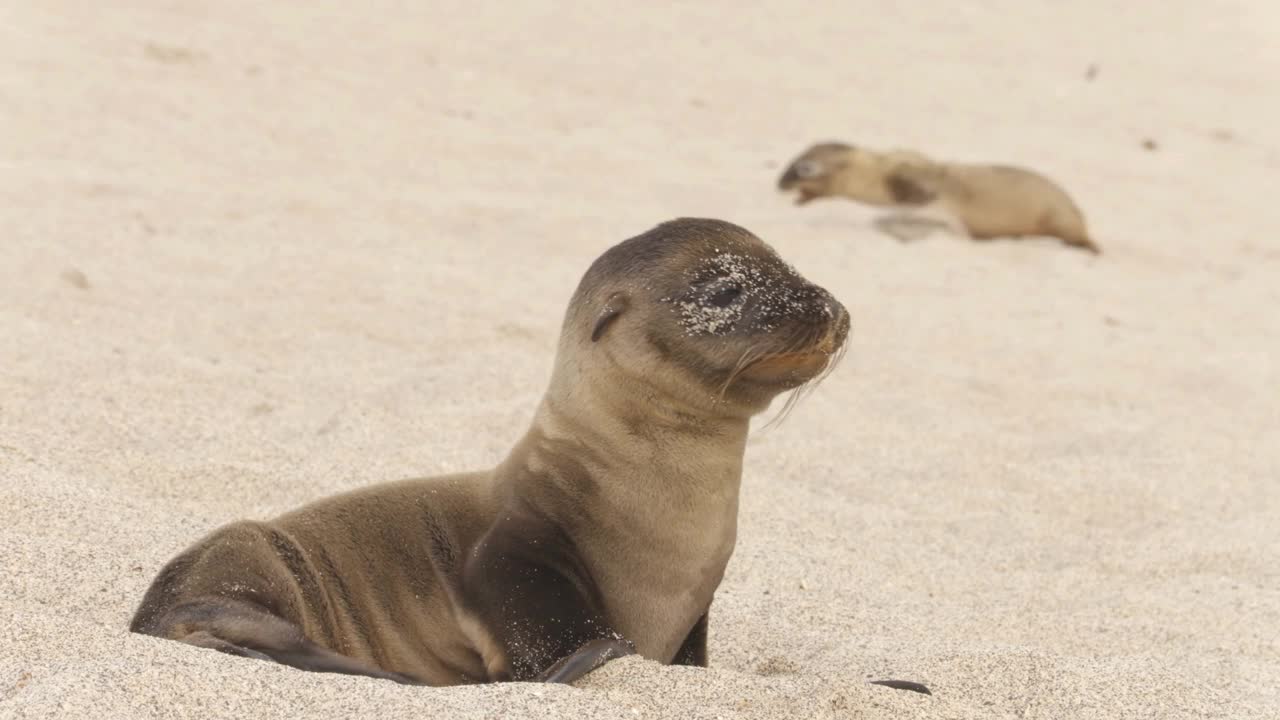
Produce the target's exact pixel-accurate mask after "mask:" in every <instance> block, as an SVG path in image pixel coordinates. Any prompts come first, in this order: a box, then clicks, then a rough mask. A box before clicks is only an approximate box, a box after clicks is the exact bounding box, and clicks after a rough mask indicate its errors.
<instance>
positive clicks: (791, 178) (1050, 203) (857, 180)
mask: <svg viewBox="0 0 1280 720" xmlns="http://www.w3.org/2000/svg"><path fill="white" fill-rule="evenodd" d="M778 187H779V189H781V190H784V191H795V192H796V194H797V195H796V203H797V204H799V205H803V204H806V203H808V202H811V201H813V200H815V199H818V198H823V197H845V198H849V199H851V200H855V201H858V202H861V203H865V204H868V205H876V206H886V207H894V208H897V209H899V210H901V211H902V212H901V213H900V214H899V215H898V216H897V217H898V218H905V219H910V218H911V217H919V218H927V217H933V218H934V219H935V220H936V221H937V222H939V223H941V224H945V225H948V226H950V227H951V228H952V229H953V230H955V231H956V232H958V233H962V234H964V235H967V236H969V237H971V238H974V239H989V238H998V237H1024V236H1048V237H1055V238H1058V239H1060V240H1061V241H1062V242H1063V243H1065V244H1067V245H1069V246H1072V247H1078V248H1081V249H1084V250H1088V251H1089V252H1093V253H1099V252H1101V250H1100V249H1099V248H1098V246H1097V244H1095V243H1094V242H1093V240H1092V239H1091V238H1090V237H1089V233H1088V230H1087V229H1086V226H1085V220H1084V215H1083V213H1081V212H1080V209H1079V208H1078V207H1077V206H1076V204H1075V202H1074V201H1072V199H1071V197H1070V196H1069V195H1067V193H1066V191H1065V190H1063V189H1062V188H1061V187H1059V186H1058V185H1057V184H1056V183H1054V182H1053V181H1052V180H1049V179H1048V178H1046V177H1045V176H1043V175H1041V174H1039V173H1037V172H1034V171H1032V170H1028V169H1026V168H1020V167H1013V166H1008V165H974V164H962V163H942V162H936V161H934V160H931V159H930V158H928V157H926V156H925V155H922V154H920V153H917V152H914V151H909V150H894V151H891V152H875V151H872V150H867V149H863V148H855V147H853V146H851V145H846V144H843V143H819V144H817V145H814V146H812V147H810V148H809V149H808V150H806V151H805V152H804V153H802V154H801V155H800V156H799V157H797V158H796V159H795V160H794V161H792V162H791V163H790V165H788V166H787V169H786V171H785V172H784V173H783V174H782V176H781V177H780V178H779V179H778ZM878 224H879V225H880V226H881V227H882V229H886V230H888V231H890V232H894V231H893V230H892V229H891V228H892V227H893V225H894V223H893V222H892V220H890V221H887V222H882V223H878ZM895 234H897V233H895ZM899 237H900V238H902V239H905V237H904V236H902V235H899Z"/></svg>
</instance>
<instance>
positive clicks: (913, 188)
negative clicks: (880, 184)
mask: <svg viewBox="0 0 1280 720" xmlns="http://www.w3.org/2000/svg"><path fill="white" fill-rule="evenodd" d="M912 175H913V173H912V172H911V170H910V169H909V168H905V167H899V168H896V169H894V170H893V171H892V172H890V173H889V174H888V175H887V176H886V177H885V179H884V183H885V185H886V186H887V187H888V189H889V197H892V198H893V201H894V202H896V203H899V204H901V205H926V204H928V203H931V202H933V200H934V198H936V197H937V196H938V194H937V193H935V192H934V191H933V190H931V189H929V188H928V187H927V186H926V184H925V183H923V182H921V181H920V179H919V178H916V177H913V176H912Z"/></svg>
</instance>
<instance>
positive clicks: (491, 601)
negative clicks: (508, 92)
mask: <svg viewBox="0 0 1280 720" xmlns="http://www.w3.org/2000/svg"><path fill="white" fill-rule="evenodd" d="M848 329H849V318H848V314H847V312H845V310H844V308H843V307H842V306H841V305H840V304H839V303H838V302H837V301H836V300H835V299H834V298H832V297H831V296H830V294H829V293H827V292H826V291H825V290H823V289H821V288H819V287H817V286H815V285H813V284H811V283H809V282H808V281H806V280H805V279H804V278H802V277H801V276H800V275H799V274H798V273H796V272H795V271H794V269H792V268H791V267H790V266H788V265H786V263H784V262H782V260H781V259H780V258H778V257H777V255H776V253H774V252H773V250H772V249H771V248H769V247H768V246H767V245H765V244H764V243H763V242H762V241H761V240H760V239H759V238H756V237H755V236H754V235H752V234H750V233H749V232H747V231H746V230H743V229H742V228H739V227H737V226H735V225H731V224H729V223H724V222H721V221H715V220H700V219H682V220H677V221H672V222H669V223H663V224H661V225H659V226H657V227H655V228H654V229H652V230H650V231H649V232H648V233H644V234H642V235H640V236H637V237H635V238H632V239H630V240H627V241H624V242H623V243H620V244H618V245H616V246H614V247H613V248H611V249H610V250H609V251H607V252H606V253H604V254H603V255H602V256H601V257H600V258H599V259H597V260H596V262H595V263H593V264H592V266H591V268H590V269H588V271H587V273H586V274H585V275H584V276H583V279H582V281H581V283H580V284H579V287H578V290H577V291H576V292H575V293H574V296H573V298H572V300H571V302H570V304H569V309H568V311H567V312H566V314H565V320H564V325H563V328H562V332H561V337H560V343H559V348H558V351H557V356H556V364H555V369H554V371H553V374H552V378H551V382H550V385H549V387H548V390H547V392H546V393H545V395H544V396H543V398H542V401H541V403H540V404H539V406H538V409H537V411H536V413H535V415H534V419H533V421H532V423H531V427H530V428H529V430H528V432H527V433H526V434H525V436H524V437H523V439H521V440H520V442H518V443H517V444H516V446H515V447H514V448H513V449H512V450H511V452H510V453H509V454H508V456H507V457H506V458H505V459H504V460H503V461H502V462H501V463H500V464H499V465H498V466H497V467H495V468H493V469H491V470H488V471H484V472H475V473H466V474H458V475H449V476H443V477H436V478H427V479H415V480H402V481H397V482H391V483H385V484H380V485H375V486H371V487H368V488H364V489H360V490H355V491H353V492H349V493H346V494H343V495H338V496H335V497H331V498H327V499H323V500H320V501H318V502H315V503H312V504H310V505H307V506H305V507H302V508H300V509H298V510H295V511H292V512H290V513H287V514H285V515H283V516H280V517H278V518H276V519H274V520H270V521H266V522H256V521H244V522H238V523H234V524H231V525H229V526H226V527H224V528H221V529H219V530H216V531H214V532H213V533H211V534H210V535H208V536H207V537H205V538H204V539H202V540H200V541H198V542H197V543H196V544H195V545H194V546H192V547H191V548H190V549H188V550H187V551H185V552H183V553H182V554H180V555H179V556H178V557H176V558H175V559H173V560H172V561H170V562H169V563H168V564H167V565H166V566H165V567H164V568H163V569H162V570H161V571H160V573H159V575H158V576H157V577H156V579H155V581H154V582H153V583H152V585H151V587H150V589H149V590H148V591H147V593H146V596H145V597H144V598H143V601H142V603H141V605H140V607H139V608H138V610H137V613H136V615H135V616H134V619H133V622H132V623H131V626H130V628H131V629H132V630H133V631H135V632H140V633H145V634H150V635H156V636H160V637H164V638H169V639H174V640H180V641H183V642H187V643H189V644H193V645H198V646H202V647H210V648H214V649H218V650H221V651H223V652H228V653H232V654H236V655H243V656H248V657H254V658H258V659H270V660H274V661H276V662H281V663H285V664H289V665H293V666H295V667H299V668H303V669H308V670H318V671H328V672H344V673H351V674H363V675H371V676H374V677H383V678H387V679H392V680H397V681H400V682H411V683H425V684H431V685H450V684H458V683H471V682H486V681H502V680H542V681H553V682H571V681H573V680H574V679H576V678H578V677H581V676H582V675H583V674H585V673H586V672H589V671H590V670H591V669H592V668H594V667H596V666H597V665H599V664H600V663H601V662H604V661H607V660H609V659H611V658H613V657H618V656H621V655H625V654H628V653H630V652H633V651H634V652H637V653H639V654H640V655H642V656H644V657H646V658H649V659H652V660H656V661H659V662H663V663H680V664H688V665H705V664H706V637H707V618H708V612H709V608H710V605H711V601H712V598H713V596H714V593H715V590H716V588H717V586H718V585H719V583H720V580H721V578H722V577H723V574H724V570H725V566H726V564H727V563H728V561H729V558H730V556H731V554H732V552H733V547H734V544H735V541H736V534H737V509H738V489H739V483H740V479H741V472H742V457H743V452H744V449H745V444H746V435H747V429H748V425H749V421H750V418H751V417H752V416H754V415H756V414H758V413H760V412H762V411H763V410H764V409H766V408H767V407H768V405H769V404H770V402H771V400H772V399H773V398H774V397H775V396H777V395H778V394H780V393H783V392H786V391H788V390H792V389H795V388H797V387H799V386H801V385H803V384H805V383H807V382H810V381H813V380H815V379H816V378H818V377H819V376H820V375H821V374H822V373H823V372H824V370H826V369H828V368H829V366H830V365H831V363H832V362H833V357H834V355H835V354H836V353H837V352H838V351H839V349H840V348H841V347H842V345H843V343H844V340H845V337H846V335H847V334H848Z"/></svg>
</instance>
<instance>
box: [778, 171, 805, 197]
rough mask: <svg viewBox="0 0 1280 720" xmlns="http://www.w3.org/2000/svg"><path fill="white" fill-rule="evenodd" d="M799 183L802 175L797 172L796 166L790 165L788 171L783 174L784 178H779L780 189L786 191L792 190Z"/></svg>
mask: <svg viewBox="0 0 1280 720" xmlns="http://www.w3.org/2000/svg"><path fill="white" fill-rule="evenodd" d="M799 181H800V174H799V173H797V172H796V166H795V165H790V166H788V167H787V169H786V171H785V172H783V173H782V176H781V177H779V178H778V189H779V190H784V191H785V190H790V189H791V186H792V185H795V184H796V183H797V182H799Z"/></svg>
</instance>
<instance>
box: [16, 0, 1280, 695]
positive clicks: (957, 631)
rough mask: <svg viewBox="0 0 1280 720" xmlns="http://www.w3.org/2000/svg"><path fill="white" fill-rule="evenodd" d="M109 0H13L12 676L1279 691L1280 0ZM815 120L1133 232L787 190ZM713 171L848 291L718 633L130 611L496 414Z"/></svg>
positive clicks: (771, 446)
mask: <svg viewBox="0 0 1280 720" xmlns="http://www.w3.org/2000/svg"><path fill="white" fill-rule="evenodd" d="M110 5H112V6H113V7H114V9H111V10H106V9H95V8H97V7H98V5H97V4H92V3H80V2H70V1H69V0H41V1H40V2H26V3H9V4H8V5H7V6H6V7H5V8H3V9H0V519H2V520H3V522H0V562H3V566H2V567H3V571H2V572H0V648H3V649H0V718H8V717H15V718H26V717H57V718H71V717H102V718H107V717H112V718H114V717H177V718H182V717H191V718H246V717H289V718H304V719H305V718H322V717H324V718H329V717H378V718H422V717H439V718H495V717H538V718H542V717H551V718H557V717H563V718H578V717H624V718H626V717H675V718H681V719H693V718H716V717H719V718H739V717H742V718H781V717H795V718H869V719H879V718H986V717H991V718H1194V717H1219V718H1230V719H1236V718H1275V717H1280V530H1278V529H1277V518H1280V312H1278V311H1277V307H1280V235H1278V234H1277V228H1278V227H1280V202H1277V198H1276V197H1274V195H1275V192H1276V191H1277V190H1278V189H1280V96H1277V95H1276V93H1275V92H1274V91H1273V90H1271V88H1273V87H1274V85H1275V84H1276V79H1277V78H1280V44H1278V43H1276V42H1275V30H1274V29H1275V28H1276V27H1280V6H1277V5H1276V4H1275V3H1274V2H1266V1H1264V0H1254V1H1252V2H1227V3H1215V4H1213V7H1212V8H1209V7H1206V6H1205V4H1203V3H1196V2H1190V1H1189V0H1176V1H1175V2H1172V3H1166V4H1164V5H1161V6H1160V7H1158V8H1157V7H1155V6H1150V7H1142V6H1139V5H1133V6H1125V7H1119V6H1116V5H1115V4H1114V3H1104V2H1100V1H1099V0H1087V2H1080V3H1075V4H1072V6H1071V7H1070V8H1068V7H1066V5H1065V4H1062V3H1050V2H1026V1H1025V0H999V1H996V0H992V1H989V2H976V3H965V4H961V3H957V4H946V5H945V6H926V5H921V4H911V5H904V6H902V7H896V6H893V5H892V4H890V5H885V4H884V3H867V2H846V3H839V4H836V3H831V4H827V5H807V6H796V7H792V6H790V5H789V4H783V3H772V2H771V3H764V4H760V3H757V4H753V5H752V9H751V10H749V11H748V10H744V9H743V7H742V5H741V4H739V3H730V2H723V1H722V0H717V1H715V2H701V3H687V4H682V5H680V6H679V7H675V8H658V7H652V8H650V7H646V6H643V5H641V4H632V3H618V4H614V5H611V6H609V7H607V8H602V9H596V10H595V11H594V12H591V13H587V12H585V11H573V10H570V9H568V8H565V7H563V6H561V5H560V4H556V3H549V2H508V3H492V4H488V5H484V6H477V5H474V4H471V3H417V4H414V3H397V2H391V1H390V0H375V1H373V2H369V3H363V4H359V5H356V4H351V3H339V2H273V3H261V2H221V3H214V4H208V3H196V2H162V1H160V0H124V1H123V2H117V3H111V4H110ZM824 139H838V140H843V141H846V142H852V143H865V144H867V145H869V146H872V147H895V146H902V147H913V148H916V149H920V150H922V151H927V152H929V153H931V154H934V155H936V156H938V157H941V158H944V159H950V160H957V161H990V162H1008V163H1015V164H1025V165H1027V166H1030V167H1034V168H1036V169H1037V170H1039V171H1041V172H1044V173H1045V174H1047V175H1049V176H1050V177H1052V178H1053V179H1054V180H1055V181H1057V182H1060V183H1061V184H1062V185H1063V186H1064V187H1066V188H1067V189H1068V191H1070V192H1071V193H1072V195H1073V196H1074V197H1075V199H1076V200H1077V201H1078V202H1079V204H1080V205H1081V206H1082V208H1083V209H1084V212H1085V214H1086V216H1087V218H1088V221H1089V224H1090V228H1091V230H1092V232H1093V234H1094V235H1095V237H1096V239H1097V241H1098V242H1099V244H1100V245H1101V246H1102V248H1103V251H1104V255H1103V256H1102V257H1100V258H1093V257H1089V256H1087V255H1085V254H1083V253H1079V252H1074V251H1071V250H1067V249H1064V248H1062V247H1060V246H1058V245H1057V244H1056V243H1054V242H1052V241H1047V240H1046V241H1027V242H990V243H968V242H962V241H959V240H956V239H953V238H948V237H945V236H936V237H931V238H928V239H925V240H921V241H918V242H915V243H911V244H905V245H904V244H900V243H898V242H896V241H894V240H892V239H890V238H888V237H886V236H884V235H882V234H879V233H877V232H875V231H874V230H873V229H872V228H871V224H870V221H871V219H872V218H873V217H874V216H875V213H874V212H873V211H872V210H870V209H869V208H865V207H860V206H858V205H855V204H853V203H842V202H837V201H830V202H821V203H814V204H812V205H810V206H807V207H805V208H796V207H794V206H793V205H792V204H791V201H790V199H789V198H787V197H785V196H782V195H781V194H779V193H778V192H777V191H776V190H775V189H774V182H775V181H776V177H777V174H778V173H779V172H781V168H782V166H783V164H784V163H785V162H786V161H787V160H789V159H790V158H791V157H793V156H794V155H795V154H796V153H798V152H799V151H800V150H801V149H803V147H805V146H807V145H808V144H809V143H811V142H814V141H817V140H824ZM682 215H695V216H709V217H717V218H722V219H725V220H729V221H732V222H735V223H738V224H741V225H743V226H745V227H747V228H748V229H750V230H751V231H753V232H755V233H756V234H758V235H760V236H761V237H762V238H764V239H765V240H766V241H767V242H769V243H770V244H772V245H773V246H774V247H775V248H776V249H777V250H778V251H779V252H780V253H781V255H782V256H783V258H785V259H786V260H787V261H789V262H790V263H792V264H793V265H795V267H796V268H797V269H798V270H799V271H800V272H801V273H803V274H804V275H805V276H806V277H808V278H810V279H812V280H813V281H814V282H816V283H818V284H820V285H823V286H825V287H826V288H828V289H829V290H830V291H831V292H832V293H833V294H834V295H835V296H836V297H837V298H839V299H840V300H841V301H842V302H843V303H844V304H845V305H846V306H847V307H848V309H849V311H850V313H851V315H852V327H853V330H852V334H851V336H850V340H849V349H848V353H847V355H846V357H845V358H844V360H843V362H842V363H841V365H840V366H839V367H838V368H836V370H835V371H834V372H833V373H832V374H831V375H830V376H829V377H828V378H827V379H826V381H825V382H824V383H823V384H822V385H821V386H820V387H818V388H817V389H816V390H815V391H814V392H813V393H812V394H811V395H810V396H809V397H807V398H805V399H804V401H803V402H801V403H800V404H799V405H798V406H797V407H796V408H795V409H794V410H793V411H792V412H791V413H790V415H789V417H788V418H787V419H786V420H785V422H783V423H781V424H780V425H778V426H776V427H772V428H770V429H768V430H767V431H757V432H756V433H755V434H754V436H753V439H752V440H751V442H750V445H749V447H748V452H747V458H746V470H745V474H744V479H743V492H742V503H743V504H742V508H741V516H740V519H739V539H738V546H737V550H736V552H735V555H734V557H733V560H732V561H731V563H730V565H729V570H728V574H727V576H726V578H725V581H724V583H723V585H722V586H721V588H720V591H719V593H718V594H717V596H716V602H715V604H714V605H713V608H712V613H711V632H710V641H709V647H710V656H711V667H710V668H709V669H705V670H704V669H692V668H671V667H664V666H661V665H658V664H656V663H650V662H644V661H640V660H637V659H626V660H623V661H619V662H616V663H613V664H610V665H608V666H606V667H605V668H603V669H602V670H600V671H598V672H597V673H595V674H593V675H591V676H589V677H588V678H587V679H586V680H584V681H583V682H581V683H580V684H579V685H578V686H577V687H563V686H538V685H524V684H506V685H495V686H483V687H463V688H445V689H435V688H417V687H402V686H398V685H394V684H392V683H389V682H385V681H379V680H372V679H364V678H353V677H341V676H335V675H321V674H314V673H304V672H299V671H295V670H292V669H290V668H286V667H281V666H277V665H272V664H267V663H262V662H255V661H250V660H244V659H239V658H232V657H228V656H224V655H221V654H219V653H216V652H212V651H207V650H199V649H195V648H191V647H187V646H184V645H182V644H179V643H174V642H165V641H160V640H156V639H152V638H146V637H140V636H134V635H130V634H129V633H128V632H127V631H126V626H127V624H128V621H129V618H130V616H131V614H132V612H133V610H134V608H135V607H136V606H137V603H138V601H139V600H140V599H141V597H142V593H143V591H144V590H145V588H146V586H147V584H148V583H149V582H150V580H151V579H152V577H153V576H154V574H155V572H156V571H157V570H158V569H159V567H160V566H161V564H162V563H163V562H165V561H166V560H168V559H169V558H170V557H172V556H173V555H174V554H176V553H177V552H178V551H180V550H181V549H182V548H184V547H185V546H186V545H188V544H189V543H191V542H193V541H194V540H196V539H197V538H199V537H200V536H202V535H203V534H205V533H207V532H208V531H210V530H212V529H213V528H215V527H217V526H219V525H221V524H223V523H226V522H228V521H230V520H234V519H238V518H244V517H251V518H266V517H270V516H271V515H274V514H277V513H279V512H282V511H284V510H287V509H290V508H293V507H296V506H298V505H300V504H302V503H304V502H307V501H310V500H313V499H316V498H319V497H322V496H324V495H328V494H331V493H334V492H338V491H342V490H345V489H349V488H354V487H358V486H361V485H364V484H367V483H371V482H376V481H380V480H390V479H395V478H400V477H409V476H419V475H429V474H437V473H443V472H451V471H457V470H464V469H472V468H483V467H487V466H489V465H492V464H493V463H495V462H497V461H498V460H500V459H501V457H502V455H503V453H504V452H505V451H506V449H507V448H509V447H510V446H511V444H512V443H514V442H515V440H516V439H518V437H519V435H520V433H521V432H522V431H523V430H524V428H525V427H526V424H527V423H528V421H529V419H530V417H531V414H532V412H533V409H534V406H535V404H536V402H537V400H538V398H539V397H540V395H541V393H542V391H543V389H544V385H545V383H546V381H547V379H548V377H549V373H550V365H551V361H552V357H553V352H554V346H555V341H556V334H557V332H558V329H559V324H560V320H561V315H562V313H563V311H564V304H565V302H566V301H567V300H568V298H569V295H570V293H571V292H572V290H573V287H574V285H575V284H576V282H577V280H578V278H579V276H580V275H581V273H582V272H583V271H584V270H585V269H586V267H587V265H588V264H589V263H590V262H591V260H592V259H594V258H595V257H596V256H597V255H598V254H599V253H600V252H602V251H603V250H604V249H605V248H607V247H608V246H610V245H612V244H614V243H616V242H618V241H620V240H622V239H624V238H626V237H629V236H632V235H635V234H638V233H640V232H643V231H644V230H646V229H648V228H649V227H651V226H653V225H654V224H656V223H658V222H660V221H663V220H666V219H669V218H672V217H677V216H682ZM781 405H782V403H781V402H779V403H777V406H778V407H781ZM759 424H761V425H763V422H761V423H759ZM885 677H892V678H902V679H908V680H916V681H920V682H923V683H925V684H927V685H928V686H929V687H930V688H932V690H933V693H934V694H933V695H932V696H923V695H918V694H915V693H909V692H902V691H896V690H891V689H889V688H884V687H878V686H872V685H868V684H866V682H865V681H866V680H867V679H873V678H885Z"/></svg>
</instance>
